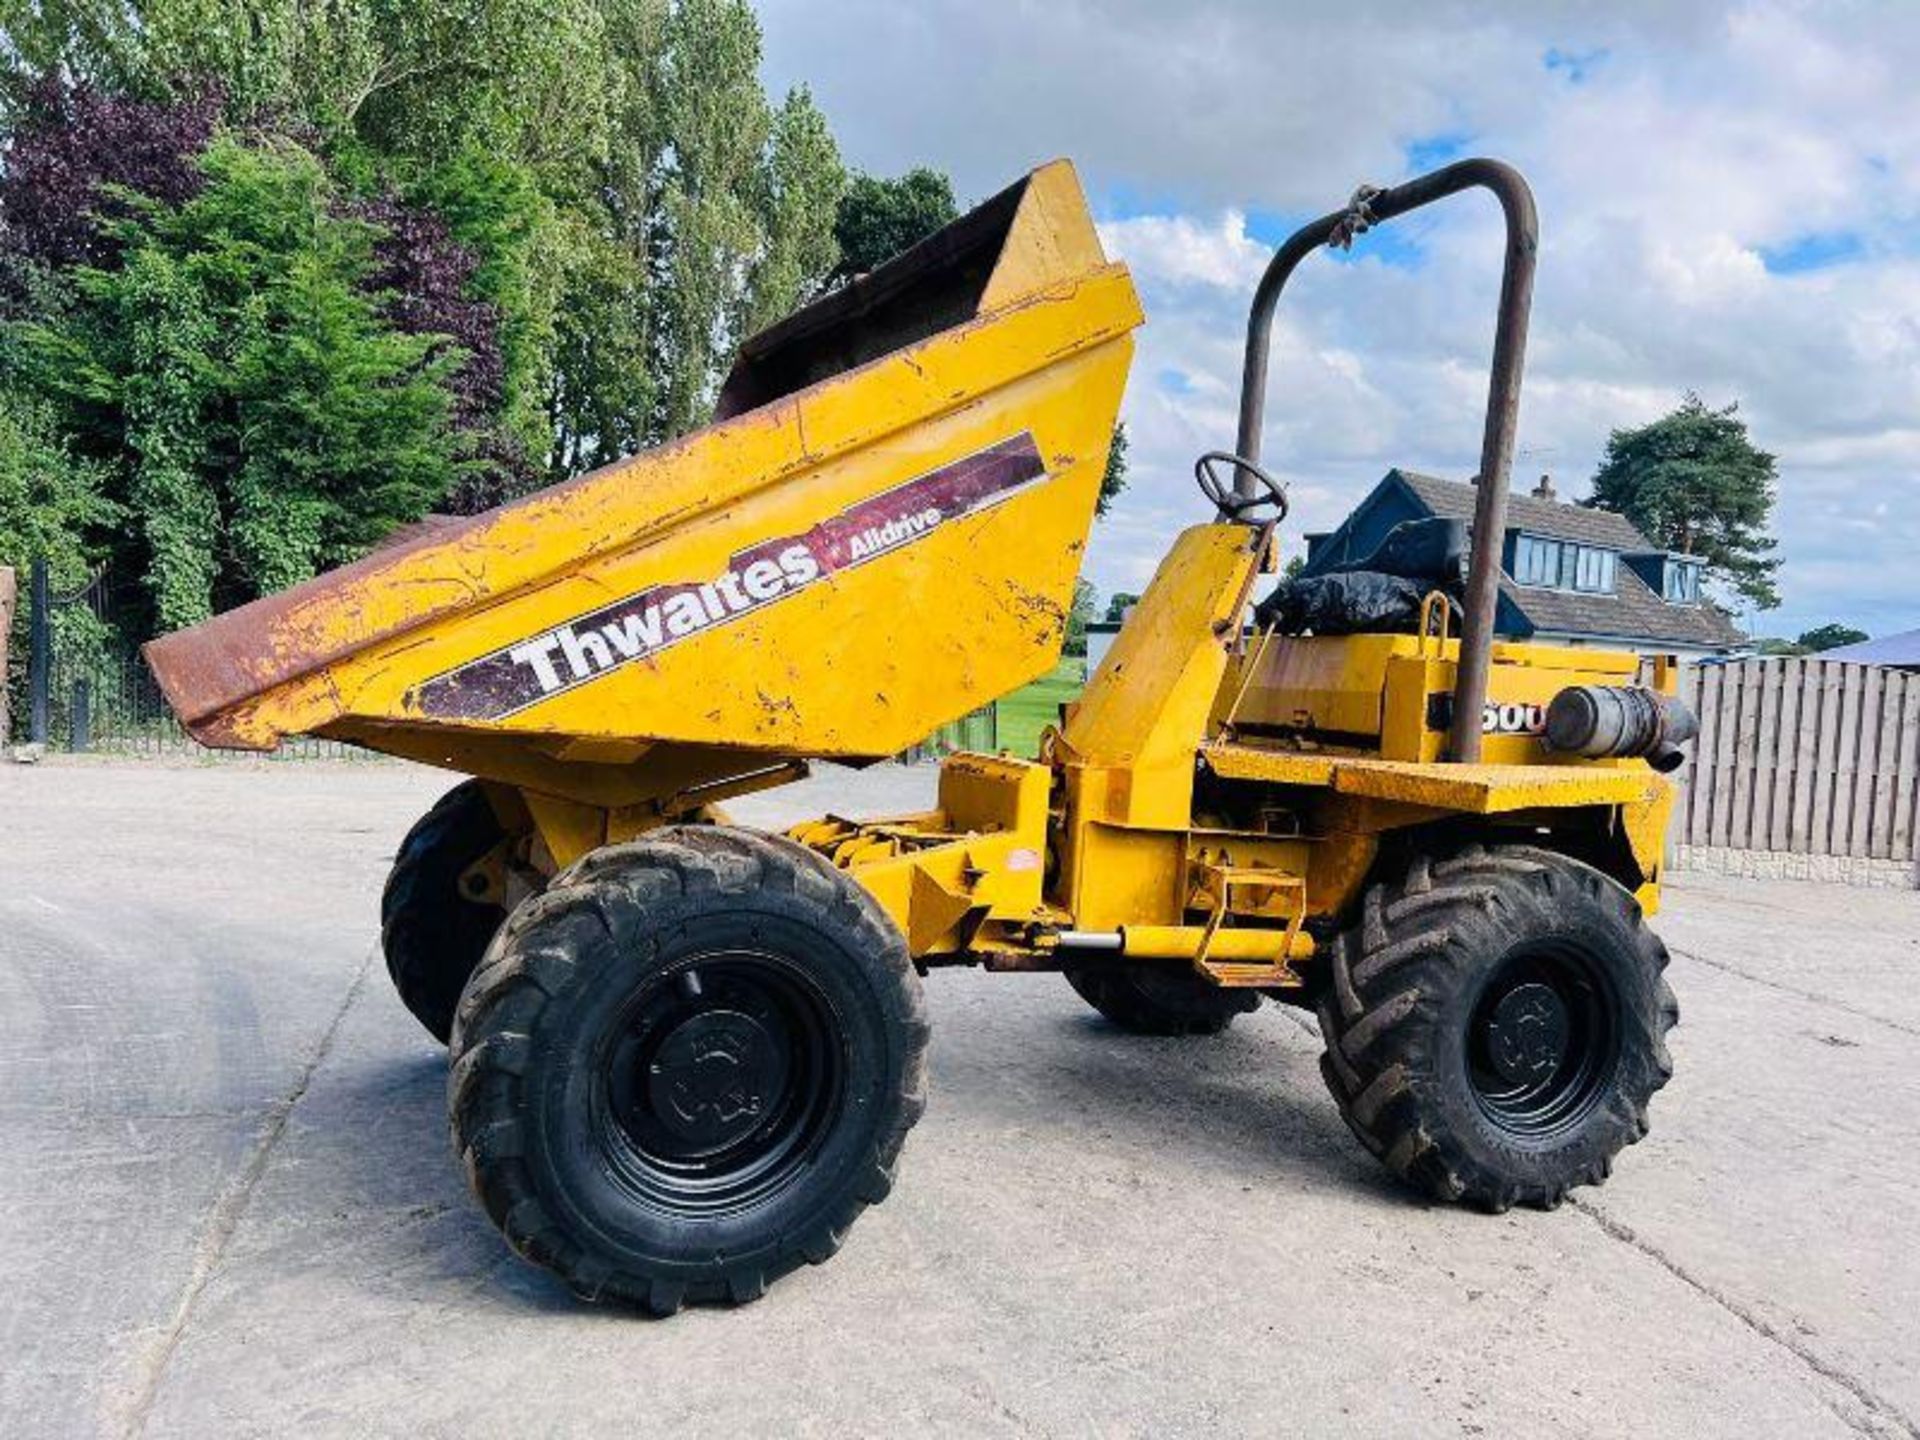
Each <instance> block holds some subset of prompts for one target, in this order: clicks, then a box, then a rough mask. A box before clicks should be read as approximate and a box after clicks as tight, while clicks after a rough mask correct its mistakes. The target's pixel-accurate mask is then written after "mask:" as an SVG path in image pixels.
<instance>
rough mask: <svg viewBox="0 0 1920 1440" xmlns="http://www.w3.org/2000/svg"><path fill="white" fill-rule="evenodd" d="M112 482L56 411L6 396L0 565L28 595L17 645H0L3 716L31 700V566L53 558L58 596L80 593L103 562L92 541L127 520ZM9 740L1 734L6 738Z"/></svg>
mask: <svg viewBox="0 0 1920 1440" xmlns="http://www.w3.org/2000/svg"><path fill="white" fill-rule="evenodd" d="M106 482H107V476H106V472H105V468H104V467H103V466H100V465H97V464H94V463H92V462H90V461H88V460H85V459H83V458H81V457H80V456H77V455H75V454H73V452H72V450H71V448H70V447H69V446H68V445H67V443H66V441H65V439H64V438H63V437H62V436H61V434H60V432H59V428H58V425H57V423H56V418H55V416H54V414H53V412H52V410H51V409H50V408H49V407H48V406H46V405H45V404H43V403H41V402H40V401H37V400H35V399H34V398H32V397H31V396H27V395H22V394H19V393H16V392H13V391H8V390H0V567H6V568H11V569H12V570H13V571H14V572H15V574H16V578H17V579H18V582H19V585H20V589H21V591H22V592H23V593H22V602H23V603H21V604H20V605H19V607H18V609H17V610H16V612H15V614H14V617H13V633H12V636H11V639H10V641H9V643H7V644H5V645H4V646H0V649H4V650H5V652H6V656H7V673H6V674H5V675H4V676H0V686H4V687H5V689H6V692H7V697H8V703H6V704H4V705H0V717H4V716H5V715H18V714H20V713H22V708H21V707H22V706H23V705H24V703H25V700H26V682H27V674H26V667H27V606H26V604H25V603H24V600H25V595H24V592H25V590H26V586H27V577H28V575H29V573H30V567H31V565H32V563H33V562H34V561H35V560H36V559H39V560H45V561H46V562H47V574H48V579H49V580H50V581H51V582H52V585H53V588H54V589H55V590H56V591H62V590H74V589H78V588H79V587H80V586H81V585H82V584H84V583H85V581H86V579H87V573H88V570H89V569H90V567H91V566H92V565H93V564H94V563H95V562H96V561H97V560H98V559H99V558H100V552H99V551H98V549H97V548H95V547H94V546H92V545H90V544H89V542H88V538H87V537H88V536H90V535H94V534H98V533H100V532H101V531H103V530H105V529H106V527H108V526H111V525H113V524H114V523H116V522H117V521H118V520H119V518H120V509H119V507H118V506H117V505H115V504H114V503H113V502H112V501H111V500H109V499H108V498H107V496H106ZM74 618H75V619H77V620H81V621H83V622H88V621H91V620H92V618H93V616H92V613H91V612H90V611H86V610H84V608H82V609H80V610H77V611H76V612H75V613H74ZM100 638H104V637H100ZM3 728H4V727H0V729H3ZM5 738H6V737H5V735H4V733H0V739H5Z"/></svg>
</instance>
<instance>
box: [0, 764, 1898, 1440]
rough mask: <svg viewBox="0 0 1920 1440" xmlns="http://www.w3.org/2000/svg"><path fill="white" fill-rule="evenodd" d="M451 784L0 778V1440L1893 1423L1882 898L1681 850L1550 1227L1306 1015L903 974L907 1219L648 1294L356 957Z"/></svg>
mask: <svg viewBox="0 0 1920 1440" xmlns="http://www.w3.org/2000/svg"><path fill="white" fill-rule="evenodd" d="M446 783H447V781H446V779H445V777H442V776H439V775H435V774H433V773H430V772H427V771H423V770H415V769H410V768H407V767H402V766H399V765H389V764H378V765H375V764H368V765H350V764H324V763H308V764H280V765H257V766H241V765H230V764H221V765H201V766H188V765H177V766H171V767H169V766H162V765H137V764H80V763H67V764H56V763H47V764H42V765H40V766H37V767H34V768H24V767H14V766H0V1155H3V1156H4V1157H5V1162H4V1163H0V1357H4V1358H0V1434H3V1435H8V1436H62V1435H92V1434H101V1435H110V1436H118V1435H136V1434H137V1435H154V1436H193V1437H202V1436H209V1435H267V1434H275V1435H277V1434H284V1433H289V1432H293V1431H296V1430H298V1431H299V1432H301V1433H305V1434H314V1435H356V1436H357V1435H372V1434H380V1435H389V1434H390V1435H408V1436H439V1435H447V1436H456V1435H457V1436H461V1437H472V1436H486V1435H509V1436H522V1435H543V1434H568V1435H583V1434H593V1433H602V1432H605V1433H612V1432H614V1431H616V1430H618V1431H621V1432H625V1433H637V1434H643V1435H673V1434H680V1433H689V1434H691V1433H699V1434H715V1435H741V1434H750V1435H760V1434H780V1435H815V1434H817V1435H834V1436H840V1435H900V1434H908V1433H914V1432H916V1431H929V1432H937V1433H949V1434H950V1433H967V1434H974V1433H986V1434H1041V1435H1052V1434H1062V1435H1121V1434H1152V1435H1156V1436H1163V1435H1182V1434H1199V1433H1202V1432H1209V1433H1211V1432H1226V1433H1265V1434H1270V1433H1275V1432H1280V1431H1299V1432H1304V1433H1309V1434H1321V1433H1333V1434H1341V1433H1347V1434H1356V1435H1370V1436H1371V1435H1436V1434H1451V1433H1456V1432H1458V1433H1464V1434H1487V1435H1518V1434H1523V1433H1524V1434H1529V1435H1532V1434H1595V1435H1600V1434H1604V1435H1618V1434H1634V1433H1655V1434H1671V1435H1688V1436H1697V1435H1727V1436H1741V1437H1748V1436H1752V1435H1756V1434H1760V1435H1793V1436H1796V1437H1799V1436H1822V1435H1838V1436H1844V1435H1848V1434H1850V1433H1859V1434H1872V1435H1907V1436H1915V1435H1920V1246H1916V1244H1915V1243H1914V1240H1913V1225H1914V1217H1915V1216H1916V1215H1920V983H1916V981H1917V980H1920V895H1915V894H1911V893H1908V894H1900V893H1890V892H1875V891H1853V890H1840V889H1826V888H1819V887H1814V886H1807V885H1793V884H1786V883H1774V884H1767V885H1759V884H1755V883H1752V882H1741V881H1733V880H1723V879H1704V878H1702V879H1688V878H1684V877H1682V878H1680V879H1678V880H1677V881H1676V882H1675V883H1674V884H1673V886H1672V889H1671V892H1670V904H1669V909H1668V913H1667V914H1666V915H1665V916H1664V917H1663V918H1662V920H1661V922H1660V925H1661V929H1662V931H1663V932H1664V933H1665V935H1666V936H1667V938H1668V940H1669V942H1670V943H1671V944H1672V945H1673V947H1674V952H1675V961H1674V965H1673V971H1672V978H1673V982H1674V986H1675V988H1676V990H1678V992H1679V994H1680V996H1681V1000H1682V1004H1683V1006H1684V1009H1685V1014H1686V1023H1685V1024H1684V1025H1683V1026H1682V1028H1681V1029H1680V1030H1679V1031H1678V1032H1677V1034H1676V1037H1675V1040H1676V1043H1675V1044H1674V1047H1673V1048H1674V1053H1675V1058H1676V1060H1677V1062H1678V1066H1679V1073H1678V1076H1677V1077H1676V1079H1675V1080H1674V1083H1673V1084H1672V1086H1671V1087H1670V1088H1669V1089H1668V1090H1667V1092H1666V1093H1665V1094H1663V1095H1662V1096H1661V1097H1660V1099H1659V1101H1658V1103H1657V1104H1656V1107H1655V1113H1654V1131H1653V1134H1652V1136H1651V1137H1650V1138H1649V1139H1648V1140H1646V1141H1645V1142H1644V1143H1643V1144H1641V1145H1640V1146H1638V1147H1637V1148H1636V1149H1634V1150H1632V1151H1630V1152H1628V1154H1627V1155H1626V1156H1625V1157H1623V1161H1622V1163H1621V1164H1620V1166H1619V1167H1618V1169H1617V1171H1616V1173H1615V1177H1614V1180H1613V1182H1612V1183H1611V1184H1609V1185H1608V1186H1607V1187H1606V1188H1605V1189H1603V1190H1598V1191H1584V1192H1581V1194H1580V1196H1579V1198H1578V1200H1577V1201H1576V1202H1575V1203H1573V1204H1570V1205H1568V1206H1566V1207H1565V1208H1563V1209H1562V1210H1560V1211H1558V1212H1557V1213H1555V1214H1551V1215H1541V1214H1537V1213H1532V1212H1528V1213H1514V1214H1511V1215H1508V1216H1504V1217H1501V1218H1498V1219H1491V1218H1488V1217H1485V1216H1481V1215H1474V1214H1466V1213H1462V1212H1459V1211H1455V1210H1451V1209H1441V1208H1434V1207H1430V1206H1427V1205H1425V1204H1423V1203H1421V1202H1419V1201H1417V1200H1414V1199H1411V1198H1409V1197H1408V1196H1407V1195H1405V1194H1403V1193H1402V1192H1401V1191H1400V1190H1398V1189H1396V1188H1395V1187H1394V1185H1392V1184H1391V1183H1389V1181H1388V1180H1387V1179H1386V1178H1385V1177H1384V1175H1383V1174H1382V1173H1381V1172H1380V1171H1379V1170H1378V1169H1377V1167H1376V1166H1375V1165H1374V1163H1373V1162H1372V1161H1371V1160H1370V1159H1368V1157H1367V1156H1366V1155H1365V1154H1363V1153H1362V1152H1361V1151H1360V1149H1359V1147H1358V1146H1357V1145H1356V1144H1355V1143H1354V1142H1353V1141H1352V1140H1351V1139H1350V1138H1349V1136H1348V1135H1347V1134H1346V1132H1345V1130H1344V1129H1343V1128H1342V1126H1341V1124H1340V1121H1339V1119H1338V1118H1337V1117H1336V1115H1335V1113H1334V1109H1333V1105H1332V1103H1331V1101H1329V1100H1328V1098H1327V1097H1326V1096H1325V1094H1324V1093H1323V1092H1322V1090H1321V1086H1320V1080H1319V1076H1318V1074H1317V1072H1316V1068H1315V1057H1316V1054H1317V1052H1318V1049H1319V1045H1318V1040H1317V1037H1316V1036H1315V1035H1314V1034H1313V1033H1312V1032H1311V1027H1310V1025H1309V1024H1307V1023H1306V1022H1304V1021H1303V1020H1302V1019H1300V1018H1299V1017H1298V1016H1297V1015H1295V1014H1294V1013H1293V1012H1290V1011H1286V1010H1282V1009H1280V1008H1279V1007H1274V1006H1269V1007H1266V1008H1265V1009H1263V1010H1262V1011H1261V1012H1260V1013H1259V1014H1258V1015H1256V1016H1253V1017H1251V1018H1250V1019H1249V1020H1244V1021H1242V1022H1241V1023H1240V1024H1239V1025H1237V1026H1236V1027H1235V1028H1234V1030H1233V1031H1232V1032H1231V1033H1230V1034H1229V1035H1227V1036H1226V1037H1225V1038H1223V1039H1220V1040H1218V1041H1194V1040H1187V1041H1146V1040H1140V1039H1135V1038H1131V1037H1128V1036H1126V1035H1123V1034H1120V1033H1117V1032H1116V1031H1114V1030H1112V1029H1110V1028H1109V1027H1107V1026H1106V1025H1105V1024H1104V1023H1102V1022H1101V1021H1100V1020H1098V1019H1097V1018H1096V1017H1094V1016H1093V1015H1092V1014H1091V1012H1089V1011H1087V1010H1085V1009H1084V1008H1083V1007H1082V1006H1081V1004H1080V1002H1079V1001H1078V1000H1077V999H1075V998H1074V996H1073V995H1072V994H1071V993H1070V992H1069V991H1068V990H1067V988H1066V986H1065V985H1064V984H1063V983H1061V982H1060V981H1059V980H1058V979H1057V978H1054V977H1049V976H1030V977H1022V978H1017V979H1016V978H994V977H987V976H980V975H973V974H967V973H948V974H938V975H936V976H934V977H933V979H932V980H931V981H930V982H929V994H930V1000H931V1005H932V1011H933V1016H934V1023H935V1035H934V1049H933V1079H934V1089H933V1099H932V1105H931V1108H930V1109H929V1111H928V1114H927V1117H926V1119H925V1120H924V1121H923V1122H922V1124H921V1125H920V1127H919V1129H918V1130H917V1131H916V1132H915V1134H914V1136H913V1138H912V1139H911V1141H910V1142H909V1143H908V1146H907V1150H906V1155H905V1159H904V1164H903V1168H902V1172H901V1181H900V1184H899V1186H898V1188H897V1189H896V1191H895V1193H894V1195H893V1198H892V1199H891V1200H890V1201H889V1202H888V1203H887V1204H885V1205H883V1206H881V1207H879V1208H878V1209H877V1210H874V1211H872V1212H871V1213H869V1214H868V1215H867V1216H866V1217H865V1218H864V1219H862V1221H861V1222H860V1224H859V1225H858V1226H857V1227H856V1228H855V1230H854V1232H853V1235H852V1238H851V1240H850V1241H849V1243H848V1245H847V1247H846V1248H845V1250H843V1251H842V1252H841V1254H840V1256H839V1257H838V1258H837V1259H835V1260H834V1261H833V1262H832V1263H831V1264H829V1265H826V1266H824V1267H820V1268H817V1269H809V1270H807V1271H805V1272H803V1273H800V1274H797V1275H794V1276H792V1277H790V1278H788V1279H787V1280H786V1281H785V1282H783V1283H781V1284H779V1285H777V1286H775V1287H774V1289H773V1291H772V1293H771V1294H770V1295H769V1297H768V1298H767V1299H766V1300H764V1301H763V1302H761V1303H759V1304H757V1305H754V1306H751V1307H749V1308H747V1309H744V1310H739V1311H713V1310H708V1311H697V1312H691V1313H688V1314H685V1315H682V1316H680V1317H678V1318H676V1319H674V1320H671V1321H667V1322H664V1323H652V1322H647V1321H643V1320H639V1319H635V1318H632V1317H631V1316H628V1315H625V1314H621V1313H618V1312H612V1311H608V1310H603V1309H593V1308H587V1307H583V1306H581V1305H579V1304H576V1303H575V1302H574V1301H572V1300H571V1299H569V1298H568V1297H567V1296H566V1295H565V1294H564V1293H563V1292H562V1291H561V1290H560V1288H559V1287H558V1286H557V1285H555V1284H554V1283H552V1282H550V1281H549V1280H548V1279H547V1278H546V1277H545V1276H544V1275H543V1274H541V1273H540V1272H538V1271H535V1270H532V1269H529V1268H528V1267H526V1266H525V1265H523V1264H521V1263H520V1262H519V1261H517V1260H515V1259H514V1258H513V1257H512V1256H511V1255H510V1254H509V1253H508V1252H507V1251H506V1249H505V1247H504V1246H503V1245H502V1243H501V1242H500V1240H499V1239H498V1237H497V1236H496V1235H495V1234H494V1232H493V1231H492V1229H491V1228H490V1227H489V1226H488V1224H487V1222H486V1220H485V1218H484V1217H483V1216H482V1214H481V1212H480V1210H479V1208H478V1206H477V1205H476V1204H475V1203H474V1202H472V1201H471V1200H470V1199H469V1197H468V1194H467V1191H466V1188H465V1184H464V1182H463V1181H462V1179H461V1177H460V1175H459V1173H458V1171H457V1169H456V1167H455V1165H454V1163H453V1161H452V1157H451V1156H450V1155H449V1153H448V1150H447V1143H446V1134H445V1119H444V1115H443V1084H444V1074H445V1063H444V1060H443V1058H442V1055H441V1053H440V1051H439V1050H438V1049H437V1048H436V1047H435V1046H434V1045H433V1044H432V1043H431V1042H430V1041H429V1040H428V1039H427V1037H426V1036H425V1035H424V1034H422V1033H421V1032H419V1031H418V1030H417V1029H416V1028H415V1027H414V1024H413V1022H412V1021H411V1020H410V1019H409V1018H408V1017H407V1015H406V1014H405V1013H404V1012H403V1011H402V1010H401V1008H400V1006H399V1004H398V1003H397V1002H396V1001H395V1000H394V998H393V997H392V995H391V994H390V993H389V992H388V988H387V981H386V977H385V974H384V972H383V970H382V969H381V967H380V964H379V962H378V959H377V958H376V957H375V953H374V944H375V908H376V900H377V895H378V891H379V887H380V884H381V881H382V878H383V876H384V874H385V870H386V866H387V863H388V859H389V857H390V856H391V854H392V852H393V848H394V845H395V842H396V841H397V840H398V839H399V837H400V835H401V834H402V833H403V832H404V831H405V829H406V828H407V826H408V824H409V823H410V822H411V821H412V820H413V818H414V817H415V816H416V815H417V814H418V813H419V812H420V811H422V810H423V809H424V808H425V807H426V806H427V804H428V803H429V802H430V801H431V800H432V798H433V797H434V796H435V795H436V794H437V793H438V792H439V791H440V790H441V789H442V788H443V787H444V786H445V784H446ZM926 784H927V776H926V774H925V773H924V772H902V771H898V770H895V769H892V768H891V767H888V768H887V769H883V770H878V771H873V772H868V773H866V774H864V775H846V774H839V773H834V774H828V775H826V776H823V777H821V778H818V779H816V780H814V781H811V782H809V783H808V785H807V786H805V787H797V788H795V789H793V790H791V791H788V792H784V793H783V794H781V795H778V796H776V797H772V798H770V799H763V800H762V801H760V802H759V803H757V804H752V805H747V806H742V807H740V808H741V809H742V810H743V811H744V812H746V818H751V819H755V820H759V821H762V822H770V821H774V820H778V819H782V818H786V817H790V816H797V815H800V814H803V813H808V812H811V811H816V810H819V809H828V808H832V809H838V810H842V811H858V810H859V809H861V808H862V807H865V806H869V805H872V806H876V807H882V808H892V807H894V806H897V805H900V804H902V803H912V802H913V800H915V799H916V798H917V796H918V794H919V793H924V789H925V786H926Z"/></svg>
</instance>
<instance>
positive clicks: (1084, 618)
mask: <svg viewBox="0 0 1920 1440" xmlns="http://www.w3.org/2000/svg"><path fill="white" fill-rule="evenodd" d="M1099 603H1100V592H1099V591H1097V590H1095V589H1094V588H1093V586H1092V585H1091V584H1090V583H1089V582H1088V581H1086V580H1076V581H1074V582H1073V603H1072V604H1071V605H1070V606H1069V607H1068V608H1067V638H1066V643H1065V644H1064V645H1062V646H1061V652H1062V653H1063V654H1066V655H1085V654H1086V653H1087V626H1088V625H1089V624H1091V623H1092V621H1093V612H1094V608H1095V607H1096V606H1097V605H1098V604H1099Z"/></svg>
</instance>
